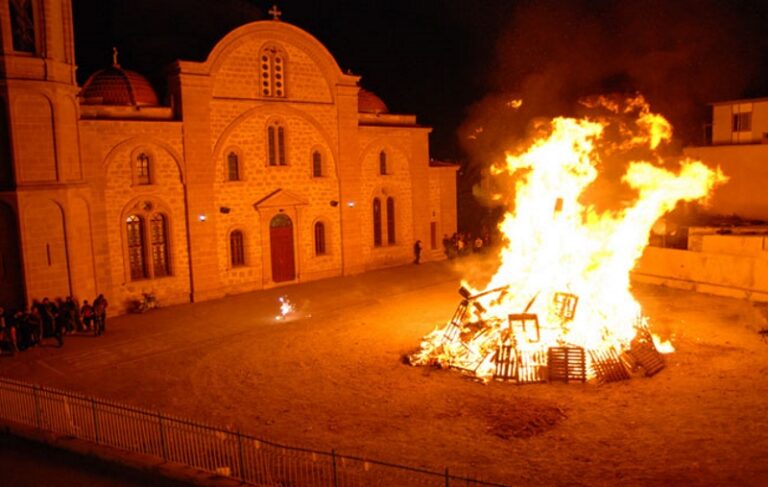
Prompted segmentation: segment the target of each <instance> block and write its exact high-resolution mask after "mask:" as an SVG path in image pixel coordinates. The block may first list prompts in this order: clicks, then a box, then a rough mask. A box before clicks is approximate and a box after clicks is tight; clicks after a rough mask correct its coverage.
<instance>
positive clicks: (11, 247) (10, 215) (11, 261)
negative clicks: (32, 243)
mask: <svg viewBox="0 0 768 487" xmlns="http://www.w3.org/2000/svg"><path fill="white" fill-rule="evenodd" d="M0 228H2V229H3V231H2V232H0V306H2V307H4V308H6V309H11V308H20V307H22V306H23V304H24V281H23V279H22V275H21V252H20V251H19V248H20V247H19V232H18V226H17V225H16V213H15V212H14V210H13V208H11V207H10V206H9V205H7V204H5V203H2V202H0Z"/></svg>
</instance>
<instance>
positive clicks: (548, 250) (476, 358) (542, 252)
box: [412, 96, 726, 378]
mask: <svg viewBox="0 0 768 487" xmlns="http://www.w3.org/2000/svg"><path fill="white" fill-rule="evenodd" d="M590 106H591V107H600V108H603V109H605V110H607V111H608V112H610V113H612V114H616V117H607V118H603V119H588V118H584V119H574V118H555V119H553V120H551V122H550V123H549V124H548V126H547V127H546V131H545V133H544V134H543V136H541V137H539V138H537V139H536V140H534V141H533V142H532V143H530V145H528V146H527V147H525V148H524V149H523V150H521V151H519V152H518V153H515V154H508V155H507V156H506V161H505V163H504V164H500V165H497V166H495V167H494V168H493V169H492V173H494V174H506V175H510V176H513V177H515V178H516V180H517V182H516V185H515V188H514V209H510V210H508V211H507V212H506V213H505V215H504V218H503V220H502V221H501V223H500V225H499V229H500V231H501V233H502V234H503V236H504V246H503V248H502V249H501V251H500V253H499V267H498V270H497V272H496V273H495V275H494V276H493V277H492V278H491V280H490V282H489V283H488V285H487V286H486V287H485V288H484V289H472V288H471V286H470V285H469V284H468V283H463V285H464V286H465V287H466V288H469V289H471V293H473V294H478V293H481V292H482V291H485V290H489V289H496V288H501V287H504V288H505V289H506V291H505V292H504V293H502V294H501V295H500V296H499V295H494V294H489V295H488V297H487V298H485V299H480V300H479V302H480V306H481V308H482V310H483V312H482V318H481V317H479V316H478V321H482V323H481V324H480V325H479V326H477V327H475V328H474V330H476V331H477V332H476V333H474V332H472V331H471V330H466V329H465V330H462V333H461V334H460V335H458V336H455V337H453V338H451V339H450V340H446V337H445V333H444V329H442V328H439V329H437V330H435V332H433V333H432V334H430V335H428V336H427V337H425V339H424V341H423V343H422V347H421V349H420V351H419V352H417V353H416V354H415V355H414V356H413V357H412V362H415V363H434V362H437V363H439V364H441V365H446V366H458V367H461V368H469V365H470V364H475V365H473V366H472V367H471V368H472V369H473V370H474V371H475V373H476V374H477V375H478V376H480V377H483V378H488V377H489V376H490V375H492V374H493V368H492V364H491V363H490V359H489V357H490V356H491V355H492V350H495V349H496V347H498V344H499V341H500V340H503V339H504V338H503V337H504V332H505V329H506V328H507V327H508V326H509V325H508V323H507V320H506V318H507V316H508V315H509V314H513V313H523V312H527V313H533V314H536V315H537V316H538V320H539V322H540V324H541V329H540V337H537V340H536V341H535V342H534V343H531V342H529V341H525V340H523V341H518V342H517V343H516V346H517V347H518V348H520V347H522V348H528V349H531V350H542V348H543V350H545V351H546V347H548V346H559V345H574V346H580V347H583V348H585V349H588V350H598V349H602V348H607V347H613V348H615V349H617V350H623V349H626V348H627V347H628V344H629V342H630V341H631V340H632V339H633V338H634V337H635V335H636V333H637V324H638V322H639V321H642V313H641V308H640V305H639V303H638V302H637V301H636V300H635V299H634V297H633V296H632V294H631V292H630V279H629V274H630V271H631V270H632V268H633V267H634V266H635V263H636V262H637V260H638V259H639V258H640V256H641V255H642V253H643V249H644V248H645V246H646V245H647V243H648V238H649V234H650V230H651V227H652V226H653V225H654V223H655V222H656V221H657V220H658V219H659V218H660V217H661V216H662V215H664V214H665V213H667V212H669V211H671V210H672V209H674V207H675V205H676V204H677V203H678V202H679V201H693V200H698V199H701V198H704V197H705V196H706V195H707V194H708V193H709V192H710V191H711V190H712V188H713V187H714V186H715V185H717V184H719V183H722V182H724V181H725V180H726V178H725V176H723V174H722V173H721V171H720V170H719V169H717V170H711V169H709V168H708V167H707V166H705V165H704V164H702V163H701V162H699V161H693V160H689V159H686V160H683V161H681V162H680V163H679V170H678V171H677V172H676V173H675V172H672V171H670V170H668V169H664V168H663V167H661V163H662V162H663V160H662V158H661V157H660V156H658V155H656V154H655V153H654V152H653V151H654V150H655V149H657V147H659V145H660V144H662V143H663V142H668V141H669V140H670V138H671V136H672V128H671V125H670V124H669V122H667V120H665V119H664V117H662V116H661V115H658V114H653V113H651V112H650V109H649V107H648V104H647V103H646V102H645V100H644V99H643V98H642V97H641V96H637V97H635V98H631V99H629V100H623V101H621V102H617V101H615V100H611V99H607V98H598V99H596V100H592V101H590ZM619 116H620V118H618V117H619ZM627 118H630V119H631V121H630V122H629V123H627V122H626V119H627ZM609 130H610V131H611V134H619V136H620V138H621V140H618V141H615V140H610V139H611V138H612V137H613V135H611V137H608V136H607V135H606V133H607V132H608V131H609ZM642 151H646V152H647V151H651V153H652V156H651V157H649V159H651V160H640V161H638V160H634V161H632V162H630V163H629V165H628V168H627V170H626V173H625V174H624V176H623V178H622V180H621V181H622V183H624V184H625V185H626V186H628V187H629V188H631V189H632V190H633V191H634V192H635V194H636V195H637V197H636V198H635V200H634V201H632V202H629V203H626V204H624V205H623V207H622V208H621V209H619V210H610V211H609V210H605V211H602V212H600V211H598V210H597V209H596V208H595V207H594V206H592V205H587V204H585V203H583V202H582V200H583V199H584V193H585V190H586V189H587V188H588V187H589V186H590V185H591V184H592V183H593V182H594V181H595V180H596V179H597V177H598V168H599V167H601V165H602V164H604V162H603V160H604V159H609V158H610V160H612V161H613V160H615V159H616V158H617V154H619V155H621V154H635V155H636V154H638V153H640V152H642ZM557 293H569V294H571V295H575V296H578V311H577V312H576V313H575V315H574V316H573V318H572V319H569V320H567V321H566V320H563V319H562V318H561V317H560V316H558V315H557V309H556V304H555V300H553V298H554V297H555V295H556V294H557ZM488 317H497V318H498V319H495V320H494V319H491V320H489V319H488ZM478 363H479V364H480V365H479V366H478V365H476V364H478Z"/></svg>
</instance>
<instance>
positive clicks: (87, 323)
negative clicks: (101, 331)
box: [80, 299, 95, 331]
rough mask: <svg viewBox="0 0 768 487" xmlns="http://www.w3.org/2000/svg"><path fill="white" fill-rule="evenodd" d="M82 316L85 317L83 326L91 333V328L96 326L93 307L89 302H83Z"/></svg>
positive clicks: (85, 300)
mask: <svg viewBox="0 0 768 487" xmlns="http://www.w3.org/2000/svg"><path fill="white" fill-rule="evenodd" d="M80 316H82V317H83V326H84V327H85V331H91V327H94V329H95V326H94V324H93V306H91V305H90V304H88V300H87V299H84V300H83V307H82V308H80Z"/></svg>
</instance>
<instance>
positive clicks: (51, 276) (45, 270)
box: [21, 199, 72, 299]
mask: <svg viewBox="0 0 768 487" xmlns="http://www.w3.org/2000/svg"><path fill="white" fill-rule="evenodd" d="M21 215H22V225H21V233H22V235H23V251H24V256H25V259H24V275H25V276H26V280H27V294H28V297H29V298H32V299H34V298H42V297H45V296H48V297H49V298H56V297H61V298H63V297H66V296H69V295H70V294H71V293H72V283H71V276H70V268H69V249H68V241H67V220H66V213H65V211H64V207H63V206H62V204H61V203H60V202H58V201H56V200H53V199H35V200H32V201H30V202H28V203H27V204H26V205H24V207H23V208H22V211H21Z"/></svg>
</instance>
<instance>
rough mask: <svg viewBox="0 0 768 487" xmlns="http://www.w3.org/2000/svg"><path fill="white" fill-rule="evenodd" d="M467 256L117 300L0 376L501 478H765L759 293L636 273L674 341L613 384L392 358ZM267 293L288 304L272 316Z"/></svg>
mask: <svg viewBox="0 0 768 487" xmlns="http://www.w3.org/2000/svg"><path fill="white" fill-rule="evenodd" d="M457 265H459V266H462V267H463V269H457ZM478 266H479V263H478V262H477V260H476V259H475V258H474V257H471V258H469V260H463V261H461V262H460V263H458V264H457V263H453V262H444V263H430V264H425V265H421V266H407V267H401V268H396V269H389V270H384V271H377V272H373V273H368V274H365V275H361V276H354V277H348V278H338V279H330V280H325V281H320V282H314V283H308V284H302V285H298V286H292V287H285V288H280V289H272V290H268V291H263V292H259V293H251V294H246V295H239V296H232V297H228V298H226V299H222V300H218V301H213V302H206V303H199V304H194V305H184V306H176V307H170V308H161V309H158V310H154V311H151V312H149V313H146V314H143V315H132V316H123V317H118V318H114V319H111V320H109V322H108V324H107V334H106V335H105V336H104V337H101V338H92V337H68V339H67V342H66V344H65V346H64V348H63V349H55V348H42V349H35V350H31V351H28V352H25V353H22V354H20V355H18V356H16V357H13V358H2V359H0V375H3V376H7V377H11V378H16V379H21V380H27V381H30V382H36V383H40V384H43V385H50V386H56V387H63V388H67V389H70V390H76V391H80V392H84V393H87V394H92V395H97V396H100V397H107V398H111V399H115V400H119V401H123V402H125V403H129V404H133V405H137V406H142V407H148V408H153V409H159V410H162V411H165V412H167V413H173V414H177V415H181V416H186V417H191V418H194V419H198V420H202V421H206V422H209V423H212V424H218V425H222V426H225V425H228V426H230V427H232V428H240V429H241V430H242V431H244V432H248V433H251V434H254V435H257V436H262V437H265V438H268V439H272V440H274V441H279V442H282V443H285V444H292V445H298V446H305V447H310V448H316V449H322V450H330V449H331V448H334V449H336V450H337V451H338V452H340V453H342V454H351V455H358V456H364V457H369V458H375V459H378V460H383V461H389V462H395V463H402V464H407V465H412V466H421V467H426V468H430V469H434V470H438V471H441V470H442V469H444V468H445V467H446V466H447V467H449V468H450V470H451V472H452V473H455V474H465V475H470V476H474V477H482V478H484V479H487V480H494V481H499V482H503V483H506V484H509V485H520V486H528V485H531V486H533V485H569V486H577V485H590V486H592V485H595V486H600V485H617V484H621V485H658V486H668V485H686V486H696V485H729V486H730V485H754V486H762V485H768V400H767V398H766V395H767V394H768V343H766V342H764V341H762V340H761V338H760V336H759V335H758V334H757V330H759V329H761V328H762V327H765V326H768V325H766V319H765V318H764V316H763V313H762V312H761V309H760V308H757V307H755V306H753V305H752V304H751V303H749V302H746V301H739V300H734V299H727V298H719V297H712V296H706V295H701V294H696V293H692V292H683V291H677V290H671V289H666V288H661V287H652V286H641V285H638V286H636V287H635V289H634V292H635V295H636V296H637V297H638V299H639V300H640V301H641V303H642V304H643V306H644V310H645V312H646V314H647V315H649V316H650V319H651V328H652V329H653V330H654V331H656V332H658V333H659V334H660V335H662V336H663V337H669V336H671V337H672V340H673V343H674V344H675V346H676V348H677V352H676V353H674V354H672V355H670V356H667V368H666V369H665V370H663V371H662V372H660V373H659V374H658V375H656V376H655V377H652V378H645V377H641V378H635V379H633V380H631V381H626V382H621V383H613V384H606V385H596V384H583V385H582V384H578V385H574V384H570V385H565V384H546V385H527V386H515V385H511V384H504V383H491V384H489V385H483V384H481V383H478V382H476V381H473V380H471V379H469V378H467V377H464V376H462V375H461V374H460V373H458V372H455V371H446V370H438V369H434V368H423V367H411V366H408V365H404V364H403V363H402V361H401V357H402V355H403V354H404V353H407V352H409V351H412V350H413V349H414V348H415V347H416V346H417V344H418V343H419V341H420V338H421V336H423V335H424V334H425V333H427V332H429V331H431V330H432V329H433V328H434V326H435V325H437V324H439V323H442V322H445V321H446V320H447V319H449V318H450V316H451V315H452V313H453V311H454V309H455V307H456V305H457V304H458V301H459V296H458V294H457V292H456V291H457V288H458V282H459V274H463V273H464V272H466V269H467V268H477V267H478ZM282 294H286V295H288V297H289V299H290V300H291V301H292V302H294V303H295V304H297V305H298V307H299V308H300V310H301V316H300V317H297V318H294V319H293V320H290V321H286V322H283V321H276V320H275V315H276V314H277V311H278V301H277V298H278V296H280V295H282Z"/></svg>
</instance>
